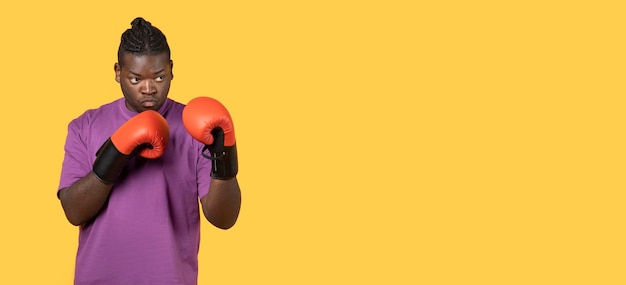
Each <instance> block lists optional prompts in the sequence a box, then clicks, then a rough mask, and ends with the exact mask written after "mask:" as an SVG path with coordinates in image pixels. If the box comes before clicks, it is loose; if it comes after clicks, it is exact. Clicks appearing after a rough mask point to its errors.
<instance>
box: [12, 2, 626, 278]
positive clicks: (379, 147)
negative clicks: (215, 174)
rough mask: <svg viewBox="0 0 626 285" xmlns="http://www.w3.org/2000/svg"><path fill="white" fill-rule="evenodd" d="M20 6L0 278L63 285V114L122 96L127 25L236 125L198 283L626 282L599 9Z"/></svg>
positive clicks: (613, 28)
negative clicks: (234, 168)
mask: <svg viewBox="0 0 626 285" xmlns="http://www.w3.org/2000/svg"><path fill="white" fill-rule="evenodd" d="M39 2H40V3H39ZM39 2H37V1H12V3H4V4H2V7H1V8H0V27H1V28H0V31H1V34H0V35H1V38H0V41H1V44H0V52H1V53H0V54H1V55H2V59H1V61H0V63H1V65H0V88H1V89H0V90H1V91H0V94H1V95H2V101H1V102H2V107H0V108H1V109H2V111H1V112H0V121H1V122H2V133H3V135H2V138H1V139H0V160H1V161H2V164H1V165H2V171H0V173H1V175H0V177H1V179H0V181H1V183H2V187H1V188H2V195H1V198H0V219H1V225H2V239H0V283H1V284H70V283H71V281H72V274H73V262H74V254H75V249H76V246H77V229H76V228H75V227H73V226H71V225H70V224H69V223H68V222H67V221H66V220H65V217H64V215H63V212H62V209H61V207H60V204H59V202H58V200H57V199H56V197H55V190H56V187H57V183H58V176H59V172H60V165H61V162H62V157H63V143H64V139H65V132H66V125H67V123H68V122H69V121H70V120H71V119H72V118H74V117H76V116H78V115H79V114H80V113H82V111H84V110H85V109H87V108H92V107H97V106H99V105H101V104H103V103H106V102H109V101H111V100H113V99H116V98H119V97H120V96H121V93H120V91H119V86H118V85H117V84H116V83H115V81H114V73H113V63H114V62H115V60H116V51H117V46H118V44H119V37H120V34H121V33H122V32H123V31H124V30H125V29H126V28H128V27H129V26H130V21H131V20H132V19H133V18H134V17H136V16H143V17H145V18H146V19H147V20H149V21H151V22H152V23H153V24H154V25H156V26H157V27H159V28H161V29H162V30H163V32H165V34H166V35H167V36H168V40H169V42H170V45H171V48H172V50H173V53H172V57H173V60H174V63H175V64H174V73H175V76H176V77H175V80H174V82H173V86H172V89H171V92H170V97H171V98H173V99H175V100H178V101H181V102H187V101H188V100H190V99H191V98H193V97H196V96H212V97H216V98H218V99H220V100H221V101H222V102H223V103H224V104H225V105H226V106H227V107H228V108H229V110H230V111H231V114H232V116H233V117H234V120H235V127H236V134H237V140H238V149H239V155H240V173H239V181H240V184H241V187H242V191H243V199H244V200H243V208H242V212H241V216H240V220H239V222H238V224H237V225H236V226H235V228H233V229H231V230H229V231H222V230H217V229H214V228H212V227H211V226H210V225H209V224H208V222H206V221H203V224H202V227H203V228H202V244H201V250H200V267H201V269H200V276H199V279H200V284H623V283H624V282H626V277H625V275H624V274H623V270H624V265H625V264H624V256H625V253H626V252H625V246H624V244H625V243H624V240H625V234H624V230H623V228H624V216H625V215H624V214H625V213H624V212H625V211H624V198H625V195H624V189H625V187H624V186H625V183H624V181H625V176H624V170H625V166H624V165H625V162H626V159H625V153H624V146H625V145H626V144H625V136H624V121H625V120H624V119H625V118H624V114H625V112H624V111H623V110H624V107H625V103H626V100H625V97H624V86H625V84H624V78H626V77H625V70H626V64H625V57H624V55H625V54H626V47H625V40H624V39H625V36H624V21H623V19H624V8H625V7H624V6H623V5H616V4H614V3H617V2H618V1H483V0H481V1H394V0H389V1H197V2H198V4H190V3H187V2H184V1H153V2H152V3H150V4H146V2H132V1H130V2H129V1H102V3H103V4H86V3H91V2H90V1H66V2H65V3H60V2H59V1H39ZM418 2H423V3H420V4H416V3H418ZM586 2H587V3H586ZM104 3H106V4H104ZM200 3H202V4H200ZM505 3H508V4H505ZM55 106H58V107H55Z"/></svg>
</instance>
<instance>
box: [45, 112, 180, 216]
mask: <svg viewBox="0 0 626 285" xmlns="http://www.w3.org/2000/svg"><path fill="white" fill-rule="evenodd" d="M78 136H79V135H78V133H77V132H76V128H70V135H69V137H71V138H72V139H68V140H67V141H72V140H73V138H75V137H78ZM168 139H169V127H168V125H167V121H166V120H165V118H163V116H161V114H159V113H157V112H156V111H150V110H148V111H144V112H142V113H139V114H138V115H135V116H134V117H132V118H131V119H129V120H128V121H126V122H125V123H124V124H123V125H122V126H121V127H119V128H118V129H117V130H116V131H115V133H113V135H111V137H109V139H107V141H106V142H104V144H103V145H102V146H101V147H100V149H99V150H98V153H97V157H96V160H95V162H94V163H93V166H92V170H91V171H90V172H89V173H88V174H87V175H86V176H84V177H82V178H80V179H78V180H76V182H73V183H71V185H70V186H69V187H63V188H62V189H60V190H59V191H58V192H57V195H58V197H59V200H60V201H61V205H62V206H63V211H64V212H65V216H66V217H67V219H68V220H69V222H70V223H72V224H73V225H76V226H79V225H83V224H85V223H87V222H88V221H90V220H91V219H93V218H95V217H96V215H98V213H99V212H100V210H102V207H103V206H104V205H105V203H106V201H107V199H108V198H109V194H110V193H111V189H112V188H113V184H114V183H115V181H116V180H117V178H118V176H119V175H120V173H121V172H122V169H123V168H124V166H125V165H126V162H127V161H128V160H129V159H131V158H132V157H133V156H135V155H136V154H139V155H140V156H142V157H145V158H157V157H160V156H161V155H162V154H163V152H164V151H165V148H166V146H167V141H168ZM67 141H66V142H67ZM79 145H80V144H79ZM82 149H83V148H82V147H80V146H79V147H75V144H68V143H66V157H65V161H64V167H66V165H65V162H67V163H68V164H67V165H68V166H67V167H68V169H72V167H71V166H70V165H76V164H81V162H82V160H81V159H80V158H79V157H83V156H84V155H85V154H84V153H85V152H84V151H83V150H82ZM74 153H77V154H78V155H74ZM76 168H77V169H78V168H80V169H84V168H86V165H84V164H83V165H81V166H79V167H76ZM63 170H65V169H63ZM63 170H62V174H61V176H62V185H63V183H65V182H63V180H64V179H63V177H68V176H71V174H63ZM68 172H70V173H71V172H72V171H70V170H68ZM75 172H76V171H74V173H75ZM83 173H84V172H83ZM64 175H65V176H64ZM74 177H76V176H74ZM78 177H80V176H78ZM66 182H67V181H66ZM68 184H70V183H67V184H65V185H68Z"/></svg>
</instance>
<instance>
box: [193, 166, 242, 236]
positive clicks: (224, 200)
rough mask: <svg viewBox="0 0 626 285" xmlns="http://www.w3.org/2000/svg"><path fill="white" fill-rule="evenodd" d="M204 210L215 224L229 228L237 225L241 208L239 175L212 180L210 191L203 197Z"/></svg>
mask: <svg viewBox="0 0 626 285" xmlns="http://www.w3.org/2000/svg"><path fill="white" fill-rule="evenodd" d="M201 202H202V211H203V212H204V216H205V217H206V219H207V220H208V221H209V222H211V224H213V225H214V226H216V227H218V228H221V229H228V228H231V227H232V226H233V225H235V222H237V218H238V217H239V210H240V208H241V190H240V189H239V183H238V182H237V177H234V178H231V179H228V180H219V179H213V180H211V186H210V189H209V193H208V194H206V195H204V197H202V198H201Z"/></svg>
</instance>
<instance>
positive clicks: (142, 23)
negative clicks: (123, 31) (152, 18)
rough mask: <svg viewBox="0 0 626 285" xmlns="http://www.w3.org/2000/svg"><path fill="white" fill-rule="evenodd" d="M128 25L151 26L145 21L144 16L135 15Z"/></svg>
mask: <svg viewBox="0 0 626 285" xmlns="http://www.w3.org/2000/svg"><path fill="white" fill-rule="evenodd" d="M130 25H131V26H133V27H139V28H141V27H146V26H147V27H150V26H152V24H150V22H148V21H146V20H145V19H144V18H142V17H137V18H135V19H134V20H133V21H132V22H130Z"/></svg>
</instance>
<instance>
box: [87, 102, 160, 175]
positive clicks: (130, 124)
mask: <svg viewBox="0 0 626 285" xmlns="http://www.w3.org/2000/svg"><path fill="white" fill-rule="evenodd" d="M169 135H170V131H169V126H168V124H167V121H166V120H165V118H163V116H161V114H159V113H158V112H156V111H153V110H147V111H143V112H141V113H139V114H137V115H135V116H134V117H132V118H130V119H129V120H128V121H126V122H125V123H124V124H123V125H122V126H121V127H119V128H118V129H117V130H116V131H115V133H113V135H111V137H109V138H108V139H107V141H106V142H104V144H103V145H102V146H101V147H100V149H99V150H98V152H97V153H96V156H97V157H96V161H95V162H94V164H93V172H94V174H96V176H97V177H98V178H99V179H100V180H101V181H102V182H104V183H106V184H113V182H115V179H116V178H117V177H118V176H119V174H120V173H121V172H122V169H123V168H124V166H125V165H126V162H128V160H129V159H131V158H132V157H133V156H135V155H137V154H139V155H140V156H142V157H145V158H158V157H160V156H161V155H163V152H165V148H166V147H167V142H168V139H169Z"/></svg>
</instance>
